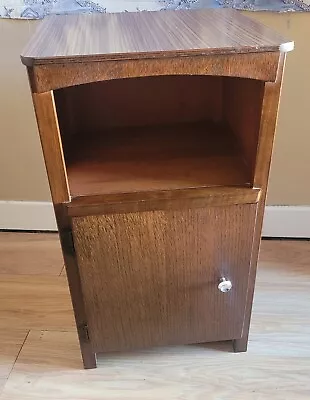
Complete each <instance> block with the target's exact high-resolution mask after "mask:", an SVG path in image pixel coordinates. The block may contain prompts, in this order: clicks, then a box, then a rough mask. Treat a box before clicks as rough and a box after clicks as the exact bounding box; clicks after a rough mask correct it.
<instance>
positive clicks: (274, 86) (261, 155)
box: [235, 54, 286, 351]
mask: <svg viewBox="0 0 310 400" xmlns="http://www.w3.org/2000/svg"><path fill="white" fill-rule="evenodd" d="M285 58H286V54H282V55H281V58H280V64H279V70H278V76H277V80H276V82H275V83H272V82H267V83H265V88H264V97H263V104H262V113H261V120H260V133H259V145H258V151H257V159H256V166H255V176H254V186H256V187H260V188H261V198H260V201H259V203H258V210H257V223H256V227H255V235H254V243H253V253H252V260H251V269H250V275H249V289H248V294H247V302H246V315H245V323H244V329H243V336H242V338H241V339H240V340H237V341H235V350H236V351H246V349H247V343H248V335H249V328H250V320H251V312H252V303H253V295H254V286H255V279H256V270H257V261H258V254H259V248H260V242H261V234H262V225H263V218H264V212H265V204H266V194H267V185H268V178H269V171H270V164H271V156H272V149H273V143H274V136H275V129H276V123H277V117H278V109H279V99H280V94H281V86H282V77H283V70H284V64H285Z"/></svg>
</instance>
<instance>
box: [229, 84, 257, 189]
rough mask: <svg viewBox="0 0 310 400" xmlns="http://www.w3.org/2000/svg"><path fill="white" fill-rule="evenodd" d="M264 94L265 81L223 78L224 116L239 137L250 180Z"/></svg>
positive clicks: (254, 160) (252, 172)
mask: <svg viewBox="0 0 310 400" xmlns="http://www.w3.org/2000/svg"><path fill="white" fill-rule="evenodd" d="M263 95H264V82H262V81H258V80H254V79H229V78H224V82H223V109H224V111H223V113H224V119H225V120H226V121H227V122H228V125H229V127H230V129H231V130H232V132H233V133H234V135H235V136H236V138H238V143H239V145H240V147H241V149H242V154H243V157H244V159H245V160H246V165H247V168H248V171H249V175H250V179H251V182H254V171H255V167H256V154H257V149H258V142H259V133H260V122H261V111H262V103H263Z"/></svg>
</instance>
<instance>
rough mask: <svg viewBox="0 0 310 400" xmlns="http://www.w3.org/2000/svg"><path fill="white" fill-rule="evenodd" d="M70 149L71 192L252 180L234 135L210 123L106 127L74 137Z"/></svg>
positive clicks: (232, 183)
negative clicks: (113, 128)
mask: <svg viewBox="0 0 310 400" xmlns="http://www.w3.org/2000/svg"><path fill="white" fill-rule="evenodd" d="M69 152H70V153H69V154H68V153H67V154H66V164H67V174H68V180H69V188H70V194H71V196H72V197H76V196H85V195H94V194H109V193H126V192H139V191H140V192H145V191H150V190H153V191H155V190H174V189H182V188H183V189H185V188H193V187H200V188H201V187H208V186H249V185H250V179H249V174H248V171H247V168H246V165H245V163H244V161H243V158H242V155H241V154H240V152H239V149H238V146H237V143H236V141H235V140H234V137H233V135H232V134H231V133H230V132H229V131H227V130H226V129H223V128H221V127H217V126H214V125H212V124H211V125H210V124H209V123H193V124H180V125H168V126H158V127H157V126H154V127H153V126H150V127H147V126H146V127H141V128H139V127H135V128H123V129H115V130H112V131H103V132H99V133H98V134H96V135H93V136H91V135H84V137H81V138H80V139H79V140H78V139H76V140H75V142H73V143H72V145H71V147H70V149H69Z"/></svg>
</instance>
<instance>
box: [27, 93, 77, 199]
mask: <svg viewBox="0 0 310 400" xmlns="http://www.w3.org/2000/svg"><path fill="white" fill-rule="evenodd" d="M32 96H33V103H34V108H35V113H36V117H37V123H38V128H39V132H40V139H41V145H42V149H43V154H44V161H45V165H46V170H47V175H48V180H49V185H50V189H51V194H52V199H53V202H54V204H59V203H63V202H66V201H68V200H69V190H68V180H67V174H66V168H65V161H64V155H63V149H62V143H61V137H60V132H59V126H58V119H57V113H56V108H55V102H54V96H53V92H46V93H40V94H36V93H33V95H32Z"/></svg>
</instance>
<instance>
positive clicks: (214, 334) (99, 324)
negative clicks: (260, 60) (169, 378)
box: [73, 201, 256, 352]
mask: <svg viewBox="0 0 310 400" xmlns="http://www.w3.org/2000/svg"><path fill="white" fill-rule="evenodd" d="M189 206H190V201H189ZM255 218H256V205H255V204H246V205H234V206H223V207H209V208H200V209H187V210H179V211H173V210H171V211H149V212H141V213H127V214H110V215H101V216H87V217H75V218H73V235H74V241H75V248H76V253H77V260H78V265H79V270H80V276H81V281H82V287H83V293H84V298H85V303H86V312H87V319H88V321H87V322H88V326H89V334H90V340H91V344H92V346H93V349H94V351H96V352H101V351H114V350H127V349H134V348H143V347H148V346H155V345H167V344H168V345H169V344H184V343H201V342H206V341H213V340H229V339H235V338H239V337H241V335H242V326H243V320H244V309H245V303H246V293H247V284H248V274H249V267H250V259H251V249H252V240H253V231H254V224H255ZM223 276H225V277H227V278H229V279H231V281H232V282H233V289H232V290H231V291H230V292H228V293H221V292H220V291H219V290H218V288H217V285H218V283H219V279H220V278H221V277H223Z"/></svg>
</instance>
